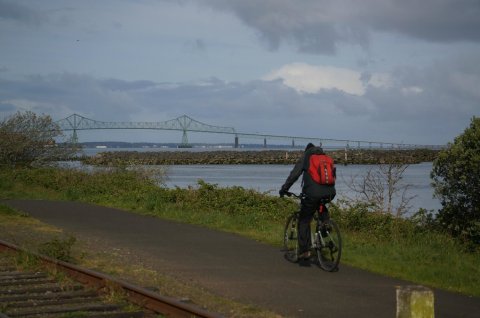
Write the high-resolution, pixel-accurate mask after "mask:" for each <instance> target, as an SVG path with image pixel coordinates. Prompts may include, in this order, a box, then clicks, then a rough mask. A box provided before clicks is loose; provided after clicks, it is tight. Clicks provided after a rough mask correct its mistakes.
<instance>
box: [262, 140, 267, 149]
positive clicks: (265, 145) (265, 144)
mask: <svg viewBox="0 0 480 318" xmlns="http://www.w3.org/2000/svg"><path fill="white" fill-rule="evenodd" d="M263 148H267V138H263Z"/></svg>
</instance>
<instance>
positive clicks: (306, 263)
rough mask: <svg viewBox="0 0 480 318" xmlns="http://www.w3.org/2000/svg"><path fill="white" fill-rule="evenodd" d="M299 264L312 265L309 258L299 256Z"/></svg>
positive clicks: (303, 265) (301, 265)
mask: <svg viewBox="0 0 480 318" xmlns="http://www.w3.org/2000/svg"><path fill="white" fill-rule="evenodd" d="M298 265H299V266H300V267H310V266H311V265H312V264H311V263H310V259H309V258H299V259H298Z"/></svg>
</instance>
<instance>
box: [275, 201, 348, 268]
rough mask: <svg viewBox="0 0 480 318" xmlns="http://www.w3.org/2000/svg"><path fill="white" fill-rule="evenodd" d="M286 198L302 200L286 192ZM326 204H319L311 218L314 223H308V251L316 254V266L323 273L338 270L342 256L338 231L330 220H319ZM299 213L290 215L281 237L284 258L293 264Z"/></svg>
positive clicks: (296, 255) (295, 259)
mask: <svg viewBox="0 0 480 318" xmlns="http://www.w3.org/2000/svg"><path fill="white" fill-rule="evenodd" d="M286 195H287V196H294V197H296V198H297V199H300V200H301V199H302V198H303V194H300V195H297V194H295V193H292V192H287V193H286ZM326 203H327V202H321V203H320V206H319V208H318V209H317V211H316V212H315V214H314V216H313V220H314V222H311V223H310V226H311V238H310V243H311V246H310V249H311V251H312V252H313V253H312V255H313V254H316V256H317V259H318V265H319V267H320V268H322V269H323V270H325V271H328V272H334V271H337V270H338V264H339V263H340V257H341V256H342V237H341V235H340V230H339V228H338V226H337V223H335V221H334V220H332V219H331V218H330V219H329V220H326V221H322V220H321V214H322V213H323V211H325V209H326ZM299 213H300V212H294V213H292V214H291V215H290V216H289V217H288V218H287V222H286V224H285V231H284V236H283V247H284V251H285V258H286V259H287V260H288V261H290V262H293V263H296V262H298V218H299Z"/></svg>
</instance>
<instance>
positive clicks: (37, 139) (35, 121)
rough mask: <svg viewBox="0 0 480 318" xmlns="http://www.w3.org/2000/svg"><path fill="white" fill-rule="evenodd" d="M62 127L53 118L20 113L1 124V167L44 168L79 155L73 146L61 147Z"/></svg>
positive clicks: (64, 145) (64, 144)
mask: <svg viewBox="0 0 480 318" xmlns="http://www.w3.org/2000/svg"><path fill="white" fill-rule="evenodd" d="M61 136H62V133H61V131H60V127H59V126H58V125H57V124H56V123H54V122H53V121H52V119H51V118H50V116H48V115H42V116H37V115H36V114H35V113H33V112H30V111H27V112H23V113H22V112H17V113H16V114H14V115H13V116H11V117H9V118H6V119H4V120H3V121H0V164H6V165H26V166H29V165H33V164H44V163H46V162H51V161H53V160H57V159H59V158H66V157H69V156H71V155H73V154H74V153H75V152H76V149H75V147H74V146H73V145H72V144H68V143H63V144H61V145H60V144H58V143H57V142H56V139H58V138H59V137H61Z"/></svg>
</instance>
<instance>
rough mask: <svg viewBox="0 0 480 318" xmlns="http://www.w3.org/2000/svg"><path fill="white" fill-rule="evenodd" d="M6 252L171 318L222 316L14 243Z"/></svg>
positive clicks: (0, 247) (3, 246)
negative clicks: (28, 256) (117, 291)
mask: <svg viewBox="0 0 480 318" xmlns="http://www.w3.org/2000/svg"><path fill="white" fill-rule="evenodd" d="M7 250H9V251H13V252H17V253H21V252H24V253H29V254H31V255H34V256H35V257H37V258H38V259H39V260H40V261H41V262H42V264H43V265H44V266H46V267H54V268H56V269H57V270H60V271H62V272H64V273H65V274H67V275H68V276H69V277H71V278H73V279H74V280H76V281H78V282H80V283H82V284H85V285H88V286H90V287H93V288H96V289H101V288H104V287H107V286H108V287H112V286H115V287H116V288H120V289H121V290H123V292H125V294H126V295H127V298H128V300H129V301H131V302H132V303H135V304H136V305H138V306H141V307H143V308H146V309H149V310H151V311H154V312H156V313H159V314H163V315H167V316H170V317H200V318H202V317H203V318H220V317H223V316H221V315H219V314H216V313H211V312H208V311H206V310H204V309H202V308H199V307H197V306H194V305H190V304H186V303H183V302H181V301H179V300H177V299H174V298H171V297H166V296H162V295H159V294H157V293H154V292H152V291H149V290H147V289H145V288H142V287H138V286H135V285H132V284H130V283H127V282H124V281H122V280H119V279H116V278H114V277H111V276H109V275H106V274H103V273H99V272H95V271H92V270H89V269H86V268H82V267H80V266H77V265H73V264H70V263H67V262H63V261H60V260H57V259H53V258H50V257H47V256H44V255H40V254H37V253H32V252H29V251H26V250H24V249H22V248H20V247H18V246H16V245H14V244H11V243H8V242H5V241H3V240H0V252H1V251H7Z"/></svg>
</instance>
